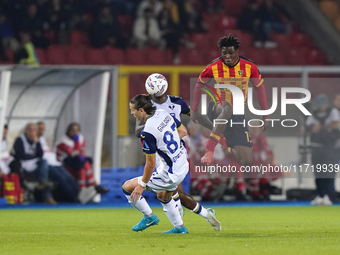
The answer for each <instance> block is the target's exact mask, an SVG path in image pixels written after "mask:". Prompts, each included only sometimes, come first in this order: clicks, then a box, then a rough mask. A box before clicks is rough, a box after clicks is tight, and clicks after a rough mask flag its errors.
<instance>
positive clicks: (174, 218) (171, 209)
mask: <svg viewBox="0 0 340 255" xmlns="http://www.w3.org/2000/svg"><path fill="white" fill-rule="evenodd" d="M160 201H161V204H162V205H163V211H164V212H165V214H166V216H167V217H168V218H169V220H170V222H171V223H172V225H174V226H175V227H176V228H182V227H184V225H183V220H182V218H181V215H180V214H179V211H178V209H177V207H176V203H175V201H174V200H173V199H172V198H171V199H170V200H169V201H162V200H160Z"/></svg>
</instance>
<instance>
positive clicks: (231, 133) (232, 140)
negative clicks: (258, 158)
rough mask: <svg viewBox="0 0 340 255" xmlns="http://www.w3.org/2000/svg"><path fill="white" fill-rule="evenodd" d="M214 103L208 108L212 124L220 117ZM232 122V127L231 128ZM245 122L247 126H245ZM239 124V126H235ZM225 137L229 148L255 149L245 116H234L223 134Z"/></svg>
mask: <svg viewBox="0 0 340 255" xmlns="http://www.w3.org/2000/svg"><path fill="white" fill-rule="evenodd" d="M214 105H215V104H214V102H210V104H209V108H208V117H209V119H210V121H211V122H213V120H214V119H216V118H217V117H218V114H217V113H216V107H214ZM231 120H232V123H233V125H232V127H231V126H230V123H231ZM243 122H244V123H245V125H243ZM235 123H238V124H235ZM223 135H224V137H225V138H226V139H227V145H228V147H231V148H234V147H235V146H238V145H239V146H247V147H249V148H253V144H252V142H251V138H250V134H249V131H248V127H247V121H245V117H244V115H232V116H231V118H230V120H229V121H228V124H227V127H226V129H225V130H224V132H223Z"/></svg>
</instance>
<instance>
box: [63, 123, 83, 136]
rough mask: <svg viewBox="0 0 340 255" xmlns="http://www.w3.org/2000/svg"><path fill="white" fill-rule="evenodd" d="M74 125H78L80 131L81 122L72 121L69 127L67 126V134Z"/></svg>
mask: <svg viewBox="0 0 340 255" xmlns="http://www.w3.org/2000/svg"><path fill="white" fill-rule="evenodd" d="M73 126H78V128H79V132H80V124H79V123H77V122H72V123H70V124H69V125H68V126H67V128H66V134H67V135H68V134H69V133H70V132H71V129H72V127H73Z"/></svg>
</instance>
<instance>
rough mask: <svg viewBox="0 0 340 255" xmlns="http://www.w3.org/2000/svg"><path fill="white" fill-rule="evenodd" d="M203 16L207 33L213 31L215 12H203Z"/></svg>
mask: <svg viewBox="0 0 340 255" xmlns="http://www.w3.org/2000/svg"><path fill="white" fill-rule="evenodd" d="M203 17H204V20H205V22H206V24H207V31H209V33H214V31H215V29H216V18H217V15H216V13H204V14H203Z"/></svg>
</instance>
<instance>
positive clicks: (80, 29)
mask: <svg viewBox="0 0 340 255" xmlns="http://www.w3.org/2000/svg"><path fill="white" fill-rule="evenodd" d="M136 2H138V3H139V2H141V1H136ZM172 2H173V4H175V5H177V8H178V13H177V14H176V15H177V16H174V17H172V19H173V20H174V21H175V22H178V23H176V24H177V26H178V28H182V30H183V31H182V32H181V40H180V42H181V47H180V48H181V50H180V53H179V54H180V59H181V61H179V63H178V62H175V60H174V59H175V57H174V56H171V54H170V53H169V52H167V51H165V52H164V51H160V50H153V49H152V50H151V49H140V50H139V49H134V48H130V47H129V46H130V42H129V40H128V39H127V38H131V34H132V28H133V24H134V20H135V14H134V13H126V12H124V11H122V8H119V9H116V8H114V5H113V4H112V5H110V8H111V11H112V13H114V15H117V20H118V22H119V23H120V25H121V27H122V30H123V37H124V40H125V47H126V48H127V49H126V50H124V49H116V48H110V46H109V45H114V43H113V42H112V41H108V42H107V46H105V47H103V48H100V49H96V50H92V49H91V40H90V38H91V33H92V32H91V31H92V30H91V29H92V25H93V24H94V21H95V19H96V18H97V16H98V13H99V9H100V8H101V6H102V5H101V4H96V3H95V2H91V1H90V2H88V3H87V4H86V6H85V7H82V9H81V10H80V9H79V10H78V9H76V8H79V5H75V6H74V7H75V9H73V10H72V12H73V13H72V14H77V15H79V16H80V17H81V18H80V21H74V20H73V19H71V18H70V17H71V16H72V15H65V18H64V19H65V20H63V22H64V23H65V24H66V30H67V33H66V34H68V38H63V39H62V40H61V39H60V38H58V37H60V34H58V33H59V32H58V31H56V30H52V28H51V26H50V24H49V22H50V21H49V19H47V18H46V17H45V16H46V15H43V11H44V10H45V9H46V8H48V6H47V4H48V1H47V2H46V3H45V4H46V5H44V4H40V5H38V6H37V10H38V11H37V12H38V15H37V16H38V17H39V19H40V20H41V23H42V24H38V25H37V26H38V30H39V32H40V33H41V34H42V35H43V39H44V40H46V39H47V40H48V41H49V44H50V45H51V46H50V47H48V48H47V49H44V48H39V47H40V45H43V44H40V43H38V42H37V40H38V37H37V36H36V35H32V36H33V43H34V44H35V43H37V46H36V48H37V49H36V53H37V55H38V57H39V60H40V62H41V64H50V65H55V64H72V65H75V64H81V65H83V64H90V65H106V64H109V65H113V64H133V65H141V64H150V65H163V64H173V63H175V64H183V65H187V64H190V65H205V64H206V63H207V61H208V62H209V61H210V60H212V59H213V58H214V57H215V56H218V54H217V52H216V51H218V48H217V47H216V42H217V40H218V39H219V38H220V37H222V36H223V35H226V34H229V33H233V34H235V35H236V36H237V37H238V38H239V39H240V41H241V43H242V47H241V49H242V51H243V52H242V54H244V53H246V52H247V53H248V57H250V58H254V59H253V60H254V61H255V62H256V63H257V64H258V65H282V64H283V65H284V64H290V63H291V62H292V61H293V62H294V61H295V60H289V61H286V59H285V56H290V55H291V52H290V48H291V47H294V49H295V50H296V51H297V52H301V48H305V47H306V46H308V48H309V49H308V50H307V52H304V53H306V56H308V57H307V58H304V57H302V58H301V59H300V60H298V63H300V64H312V65H315V64H316V59H317V57H319V58H320V59H322V61H321V62H320V63H319V64H327V61H326V58H325V57H324V56H323V53H322V52H321V51H319V50H318V49H317V48H316V47H315V46H314V45H313V43H312V42H311V41H310V39H309V38H308V36H306V35H305V34H303V33H301V32H300V31H299V30H298V29H297V28H296V26H293V28H294V29H293V32H292V33H291V34H279V33H274V34H273V36H272V41H273V42H275V43H277V48H276V49H277V50H279V51H281V53H278V51H277V50H275V51H272V50H270V49H263V50H256V49H253V48H252V47H253V46H252V45H253V41H252V36H251V34H250V33H246V32H243V31H241V30H238V29H237V19H238V16H239V15H240V13H241V12H242V10H243V9H244V8H245V7H246V6H247V3H248V0H242V1H234V0H224V1H222V3H223V4H222V6H223V7H224V8H223V9H222V10H221V9H220V10H219V12H218V13H217V12H211V9H209V11H208V10H203V13H202V17H203V18H204V22H205V26H206V29H207V32H206V33H202V32H199V33H195V31H194V30H193V33H191V32H190V33H189V34H188V33H187V32H188V31H187V29H186V28H187V27H188V24H183V22H189V21H187V19H184V18H183V17H181V15H183V14H182V12H183V11H184V10H185V8H188V6H186V7H184V4H182V3H181V1H172ZM197 2H199V1H192V2H190V3H189V2H188V3H186V4H187V5H192V6H191V7H192V8H195V4H197ZM257 2H258V3H262V0H257ZM99 3H100V1H99ZM77 6H78V7H77ZM135 7H136V8H137V3H136V6H135ZM0 8H1V10H2V13H3V14H1V15H2V16H4V17H5V19H4V21H3V22H2V23H1V24H0V27H6V28H9V29H10V30H13V31H14V34H15V36H16V38H18V36H19V33H20V31H21V27H20V26H18V24H20V21H21V20H20V18H19V17H17V16H15V15H14V14H15V13H16V11H21V12H22V13H25V12H26V10H27V8H28V5H25V4H22V5H20V8H19V9H20V10H15V9H14V7H13V6H12V5H9V4H0ZM320 8H321V10H322V11H323V12H324V13H325V14H326V15H327V16H328V17H329V18H330V19H331V20H332V21H334V22H335V24H337V23H339V22H337V20H338V18H339V14H338V12H337V10H338V8H339V6H338V4H337V2H336V1H330V0H324V1H321V2H320ZM123 9H124V8H123ZM61 12H65V13H67V10H66V9H64V8H62V11H61ZM184 13H185V12H184ZM339 20H340V19H339ZM64 23H63V24H64ZM43 24H44V25H43ZM339 24H340V23H339ZM1 31H4V30H1ZM1 31H0V37H2V38H3V40H4V39H6V38H7V37H8V36H10V34H6V33H5V32H1ZM6 31H7V30H6ZM186 31H187V32H186ZM39 40H41V38H40V39H39ZM61 41H62V42H69V45H56V44H57V42H61ZM188 42H189V43H192V44H190V45H195V50H190V51H188V52H186V51H187V50H186V48H187V47H186V46H187V45H188ZM6 43H7V42H6ZM79 47H82V48H79ZM108 47H109V48H108ZM190 47H192V46H190ZM7 48H8V46H6V49H5V56H4V57H3V58H2V59H0V61H1V63H3V64H11V63H13V52H12V50H11V49H9V48H8V50H7ZM183 51H184V52H185V54H184V53H183ZM197 51H199V52H200V54H197ZM201 51H204V52H203V56H201V55H202V53H201ZM253 51H255V52H253ZM260 53H262V54H263V55H262V57H260V55H259V54H260ZM242 54H241V55H242ZM249 54H250V56H249ZM186 55H189V56H197V55H200V56H199V57H198V59H196V61H195V60H192V59H187V58H186ZM283 55H285V56H283ZM293 55H294V54H293ZM151 56H152V57H151ZM269 56H271V57H269ZM276 57H277V59H276ZM0 58H1V54H0ZM309 60H310V61H312V62H311V63H309ZM173 61H174V62H173ZM294 63H295V62H294ZM295 64H296V63H295Z"/></svg>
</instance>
